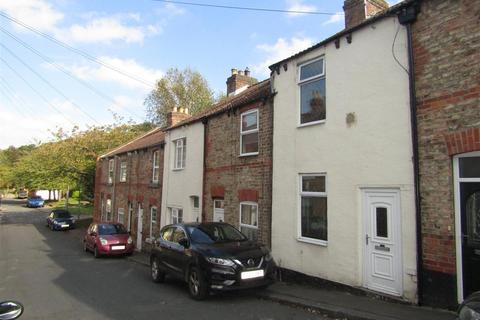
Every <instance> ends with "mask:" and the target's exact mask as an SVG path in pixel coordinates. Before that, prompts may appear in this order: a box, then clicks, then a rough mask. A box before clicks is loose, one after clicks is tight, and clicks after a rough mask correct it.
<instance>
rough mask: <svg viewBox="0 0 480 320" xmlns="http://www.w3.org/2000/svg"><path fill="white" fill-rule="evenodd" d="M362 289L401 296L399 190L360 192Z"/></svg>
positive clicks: (367, 190) (366, 190)
mask: <svg viewBox="0 0 480 320" xmlns="http://www.w3.org/2000/svg"><path fill="white" fill-rule="evenodd" d="M362 193H363V194H362V198H363V216H364V234H363V243H364V286H365V287H366V288H368V289H371V290H374V291H378V292H382V293H386V294H390V295H394V296H402V295H403V272H402V270H403V268H402V246H401V241H402V237H401V211H400V191H399V190H397V189H363V191H362Z"/></svg>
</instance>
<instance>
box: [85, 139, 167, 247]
mask: <svg viewBox="0 0 480 320" xmlns="http://www.w3.org/2000/svg"><path fill="white" fill-rule="evenodd" d="M154 150H160V158H159V163H160V175H159V182H158V184H154V183H152V170H153V151H154ZM163 155H164V152H163V148H160V147H155V148H148V149H146V150H139V151H136V152H132V153H131V154H130V155H127V154H122V155H119V156H117V157H116V164H115V181H116V182H115V187H114V185H113V184H108V159H107V158H105V159H100V160H99V161H98V162H97V173H96V181H95V205H94V208H95V209H94V220H95V221H100V217H101V196H102V194H103V197H104V199H105V200H104V201H105V203H106V199H107V198H111V199H112V213H113V221H117V218H118V214H117V213H118V208H124V212H125V224H127V223H128V202H129V201H130V202H132V203H133V208H134V214H133V217H132V225H131V233H132V237H133V238H134V240H135V241H136V239H137V230H138V229H137V228H138V212H137V208H138V204H139V203H140V204H141V205H142V206H143V221H142V223H143V225H142V239H143V242H145V240H146V239H147V238H148V237H150V208H151V207H152V206H156V207H157V224H156V228H154V230H153V232H152V233H153V234H154V235H155V236H158V234H159V227H160V214H161V213H160V209H161V202H162V200H161V198H162V181H163ZM121 161H127V181H126V182H119V172H120V162H121ZM142 247H143V248H148V245H146V244H145V245H143V246H142Z"/></svg>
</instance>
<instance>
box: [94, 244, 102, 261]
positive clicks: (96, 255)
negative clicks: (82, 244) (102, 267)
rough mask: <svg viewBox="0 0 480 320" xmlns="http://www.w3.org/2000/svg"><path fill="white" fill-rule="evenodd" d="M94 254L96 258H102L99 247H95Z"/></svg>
mask: <svg viewBox="0 0 480 320" xmlns="http://www.w3.org/2000/svg"><path fill="white" fill-rule="evenodd" d="M93 256H94V257H95V259H98V258H100V252H98V248H97V247H96V246H95V247H94V248H93Z"/></svg>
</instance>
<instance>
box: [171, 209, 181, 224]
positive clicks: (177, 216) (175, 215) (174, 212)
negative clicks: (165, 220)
mask: <svg viewBox="0 0 480 320" xmlns="http://www.w3.org/2000/svg"><path fill="white" fill-rule="evenodd" d="M182 222H183V209H181V208H170V223H182Z"/></svg>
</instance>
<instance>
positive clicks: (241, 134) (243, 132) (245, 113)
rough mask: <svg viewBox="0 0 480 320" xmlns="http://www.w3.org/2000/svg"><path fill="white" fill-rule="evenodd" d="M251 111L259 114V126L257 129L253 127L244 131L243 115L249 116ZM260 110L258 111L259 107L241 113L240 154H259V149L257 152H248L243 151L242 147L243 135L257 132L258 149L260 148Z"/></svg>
mask: <svg viewBox="0 0 480 320" xmlns="http://www.w3.org/2000/svg"><path fill="white" fill-rule="evenodd" d="M251 113H256V114H257V128H256V129H251V130H246V131H243V128H242V124H243V117H244V116H247V115H249V114H251ZM259 117H260V116H259V112H258V109H253V110H248V111H245V112H243V113H242V114H241V115H240V156H242V157H243V156H255V155H258V150H257V151H256V152H246V153H242V147H243V136H244V135H247V134H250V133H257V136H258V149H260V134H259V128H260V123H259V120H260V119H259Z"/></svg>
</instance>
